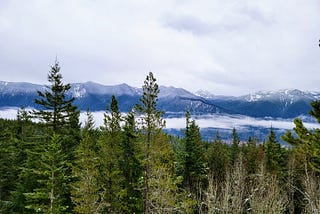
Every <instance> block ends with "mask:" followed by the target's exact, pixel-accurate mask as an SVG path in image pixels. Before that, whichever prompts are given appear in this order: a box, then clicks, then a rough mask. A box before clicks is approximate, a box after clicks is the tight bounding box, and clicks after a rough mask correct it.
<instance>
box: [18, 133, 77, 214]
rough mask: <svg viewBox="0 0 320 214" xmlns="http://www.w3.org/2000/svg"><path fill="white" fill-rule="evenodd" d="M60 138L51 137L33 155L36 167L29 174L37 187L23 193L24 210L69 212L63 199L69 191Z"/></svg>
mask: <svg viewBox="0 0 320 214" xmlns="http://www.w3.org/2000/svg"><path fill="white" fill-rule="evenodd" d="M62 143H63V141H62V138H61V136H59V135H56V134H54V135H52V136H51V137H50V138H49V140H48V141H47V142H44V144H43V145H42V146H41V150H40V152H37V153H33V154H34V155H36V158H37V160H38V161H37V167H35V168H32V169H31V173H32V175H33V176H34V177H36V178H37V187H36V188H34V189H33V191H32V192H28V193H24V195H25V197H26V204H27V205H26V208H27V209H30V210H33V212H40V213H66V212H68V210H70V207H69V204H68V201H67V199H66V197H65V195H66V194H68V191H69V185H68V183H69V181H70V179H71V177H70V176H69V175H68V172H67V171H68V168H69V167H68V159H67V157H68V156H67V155H66V154H64V152H63V150H62Z"/></svg>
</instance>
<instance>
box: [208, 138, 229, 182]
mask: <svg viewBox="0 0 320 214" xmlns="http://www.w3.org/2000/svg"><path fill="white" fill-rule="evenodd" d="M228 151H229V148H228V145H226V144H224V143H223V142H222V140H221V137H220V134H219V132H217V134H216V139H215V140H214V141H213V142H212V143H211V144H210V145H209V148H208V150H207V158H208V167H209V175H210V176H211V177H212V178H213V180H214V181H217V182H222V181H223V180H224V179H225V176H226V173H227V169H228V167H229V164H230V160H229V156H228Z"/></svg>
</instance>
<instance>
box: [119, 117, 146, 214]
mask: <svg viewBox="0 0 320 214" xmlns="http://www.w3.org/2000/svg"><path fill="white" fill-rule="evenodd" d="M137 142H138V133H137V128H136V123H135V116H134V113H133V112H129V113H128V115H127V116H126V117H125V124H124V127H123V133H122V141H121V144H120V146H121V156H120V163H119V165H120V169H121V172H122V175H123V178H124V180H123V182H122V190H121V201H122V205H121V209H122V210H123V212H125V213H140V212H142V206H141V204H142V194H141V191H140V190H139V181H140V178H141V176H142V167H141V162H140V160H139V159H138V157H139V154H140V150H139V148H138V144H137Z"/></svg>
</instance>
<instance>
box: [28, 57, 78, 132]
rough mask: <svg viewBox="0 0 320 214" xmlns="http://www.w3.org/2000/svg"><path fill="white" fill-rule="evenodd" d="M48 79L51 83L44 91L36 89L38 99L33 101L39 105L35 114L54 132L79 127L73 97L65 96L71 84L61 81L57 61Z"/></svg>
mask: <svg viewBox="0 0 320 214" xmlns="http://www.w3.org/2000/svg"><path fill="white" fill-rule="evenodd" d="M48 81H49V83H50V84H51V85H50V86H48V87H47V90H45V92H42V91H38V96H39V99H35V103H36V104H38V105H39V107H40V109H39V110H38V111H34V114H35V116H36V117H37V118H38V119H40V120H42V121H44V122H45V123H46V125H47V126H48V127H51V128H52V131H53V132H54V133H56V134H65V131H66V128H67V130H69V128H70V127H71V128H79V119H78V117H79V111H78V110H77V107H76V106H74V105H73V102H74V100H75V98H74V97H71V98H68V96H67V93H68V91H69V90H70V88H71V85H70V84H63V83H62V75H61V73H60V66H59V63H58V62H57V61H56V62H55V65H54V66H52V67H51V71H50V73H49V74H48Z"/></svg>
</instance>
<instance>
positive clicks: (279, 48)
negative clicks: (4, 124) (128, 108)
mask: <svg viewBox="0 0 320 214" xmlns="http://www.w3.org/2000/svg"><path fill="white" fill-rule="evenodd" d="M319 11H320V3H319V1H318V0H310V1H308V2H304V1H300V0H290V1H289V0H285V1H281V2H279V1H275V0H257V1H250V0H240V1H238V0H232V1H224V0H213V1H211V0H200V1H195V0H185V1H181V0H175V1H171V0H170V1H169V0H163V1H156V0H149V1H145V0H127V1H116V0H110V1H102V0H70V1H63V0H55V1H54V0H30V1H18V0H11V1H9V0H3V1H1V3H0V46H1V49H2V51H1V52H0V72H1V79H2V80H5V81H31V82H36V83H45V82H46V77H47V75H46V74H47V72H48V70H49V66H50V65H52V63H53V62H54V59H55V56H56V55H58V59H59V60H60V61H61V67H62V70H61V71H62V74H63V76H64V78H65V80H66V81H67V82H83V81H88V80H91V81H96V82H99V83H103V84H118V83H122V82H126V83H128V84H131V85H133V86H141V85H142V83H143V80H144V78H145V75H146V74H147V73H148V72H149V71H150V70H151V71H153V72H154V73H155V75H156V77H157V79H158V81H159V84H162V85H173V86H176V87H183V88H186V89H188V90H191V91H196V90H197V89H200V88H202V89H206V90H209V91H211V92H212V93H215V94H228V95H239V94H244V93H248V92H252V91H258V90H265V89H279V88H298V89H308V90H320V88H319V86H318V85H319V84H318V82H319V81H318V78H316V76H315V75H317V73H318V72H317V70H318V68H319V67H320V60H319V55H320V54H319V51H320V49H319V48H318V40H319V37H320V28H319V27H318V20H320V13H319Z"/></svg>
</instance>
